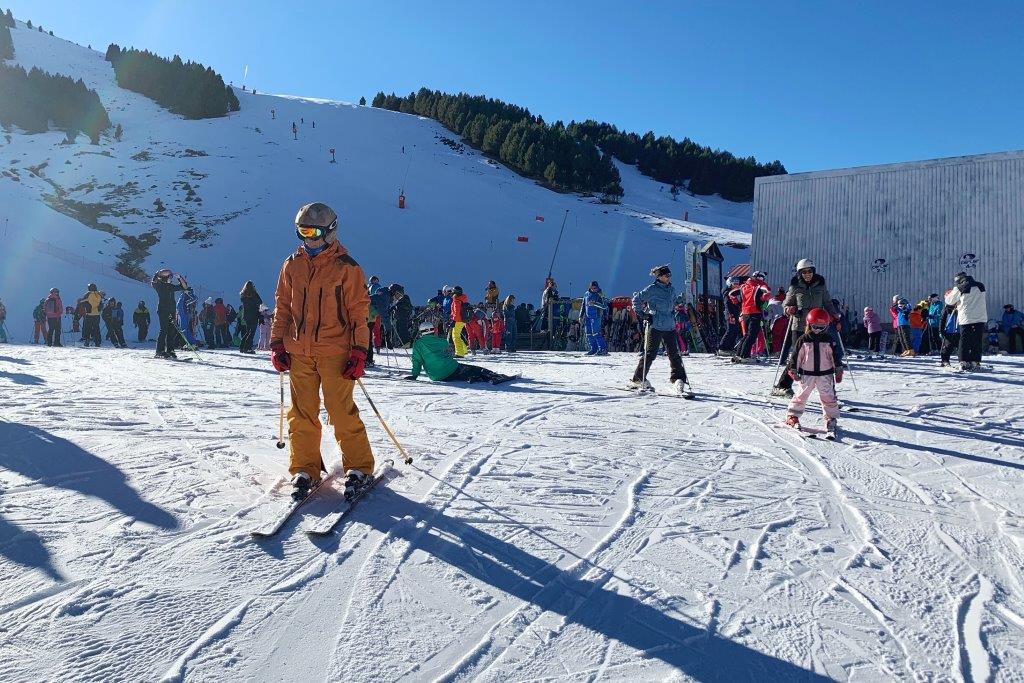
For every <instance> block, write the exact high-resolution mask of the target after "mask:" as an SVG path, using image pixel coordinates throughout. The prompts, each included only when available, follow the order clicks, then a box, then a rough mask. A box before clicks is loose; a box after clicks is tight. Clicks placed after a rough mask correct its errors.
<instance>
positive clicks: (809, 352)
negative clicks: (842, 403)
mask: <svg viewBox="0 0 1024 683" xmlns="http://www.w3.org/2000/svg"><path fill="white" fill-rule="evenodd" d="M817 311H821V314H822V315H821V316H820V317H821V318H822V319H823V320H820V321H819V320H817V319H816V316H815V313H816V312H817ZM828 318H829V315H828V313H827V312H826V311H824V310H823V309H813V310H811V311H810V312H809V313H808V314H807V323H808V324H807V332H806V333H805V334H804V335H803V336H801V337H800V338H799V339H797V341H796V344H794V346H793V353H792V354H791V355H790V358H789V364H788V365H787V366H786V372H787V373H789V376H790V377H792V378H793V380H794V381H796V382H797V383H798V384H797V386H798V390H797V392H796V393H795V394H794V395H793V398H792V400H791V401H790V402H789V410H788V411H787V412H788V417H787V420H786V422H787V424H789V425H790V426H792V427H799V426H800V423H799V420H800V416H801V415H803V412H804V408H805V407H806V405H807V400H808V399H809V398H810V397H811V394H813V393H814V390H815V389H817V390H818V399H819V400H820V401H821V408H822V412H824V413H825V428H826V429H828V430H829V431H833V430H834V429H835V425H836V418H838V417H839V401H838V399H837V398H836V383H838V382H842V381H843V367H842V366H841V365H837V363H836V361H835V358H836V348H835V343H834V342H833V341H832V338H831V337H830V336H829V333H828V322H827V321H828ZM818 323H820V324H818Z"/></svg>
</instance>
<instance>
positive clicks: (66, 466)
mask: <svg viewBox="0 0 1024 683" xmlns="http://www.w3.org/2000/svg"><path fill="white" fill-rule="evenodd" d="M0 467H3V468H5V469H9V470H11V471H13V472H17V473H19V474H21V475H22V476H25V477H28V478H29V479H33V480H35V481H37V482H38V483H40V484H43V485H45V486H50V487H58V488H62V489H68V490H71V491H78V492H79V493H82V494H85V495H87V496H92V497H94V498H99V499H100V500H103V501H105V502H106V503H107V504H109V505H110V506H111V507H114V508H116V509H117V510H119V511H120V512H122V513H123V514H125V515H126V516H128V517H134V518H135V519H137V520H139V521H140V522H146V523H147V524H152V525H153V526H157V527H160V528H162V529H176V528H178V520H176V519H175V518H174V516H173V515H171V514H170V513H169V512H167V511H165V510H164V509H162V508H160V507H158V506H156V505H153V504H152V503H148V502H146V501H145V500H143V499H142V498H141V497H140V496H139V494H138V493H137V492H136V491H135V489H133V488H132V487H131V486H129V485H128V483H127V482H126V481H125V476H124V473H123V472H121V470H119V469H118V468H117V467H115V466H114V465H111V464H110V463H109V462H107V461H106V460H103V459H102V458H98V457H96V456H95V455H93V454H92V453H89V452H88V451H86V450H83V449H82V448H80V447H79V446H76V445H75V444H73V443H71V442H70V441H68V440H66V439H62V438H60V437H59V436H54V435H53V434H51V433H49V432H47V431H44V430H42V429H38V428H36V427H30V426H28V425H23V424H16V423H12V422H3V421H0Z"/></svg>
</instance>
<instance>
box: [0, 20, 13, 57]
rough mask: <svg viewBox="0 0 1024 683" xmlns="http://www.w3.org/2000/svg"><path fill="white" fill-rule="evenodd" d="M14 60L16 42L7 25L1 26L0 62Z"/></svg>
mask: <svg viewBox="0 0 1024 683" xmlns="http://www.w3.org/2000/svg"><path fill="white" fill-rule="evenodd" d="M4 59H14V40H13V39H12V38H11V29H9V28H8V27H7V24H2V25H0V60H4Z"/></svg>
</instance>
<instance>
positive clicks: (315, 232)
mask: <svg viewBox="0 0 1024 683" xmlns="http://www.w3.org/2000/svg"><path fill="white" fill-rule="evenodd" d="M295 232H297V233H298V235H299V237H301V238H303V239H315V238H317V237H323V236H324V229H323V228H319V227H312V226H306V225H296V226H295Z"/></svg>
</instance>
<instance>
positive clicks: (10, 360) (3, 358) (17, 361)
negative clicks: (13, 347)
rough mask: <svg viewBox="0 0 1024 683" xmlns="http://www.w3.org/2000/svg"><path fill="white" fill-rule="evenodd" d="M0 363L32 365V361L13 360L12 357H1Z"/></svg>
mask: <svg viewBox="0 0 1024 683" xmlns="http://www.w3.org/2000/svg"><path fill="white" fill-rule="evenodd" d="M0 363H13V364H14V365H32V361H27V360H25V359H24V358H12V357H10V356H0Z"/></svg>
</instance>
